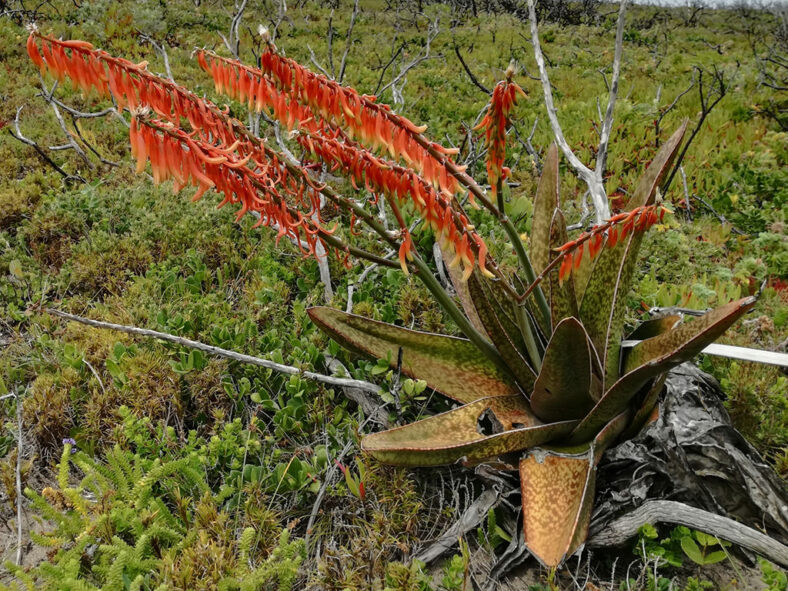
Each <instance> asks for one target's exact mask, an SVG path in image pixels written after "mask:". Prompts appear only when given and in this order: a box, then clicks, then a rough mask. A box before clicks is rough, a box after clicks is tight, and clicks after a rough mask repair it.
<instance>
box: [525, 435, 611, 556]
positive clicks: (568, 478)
mask: <svg viewBox="0 0 788 591" xmlns="http://www.w3.org/2000/svg"><path fill="white" fill-rule="evenodd" d="M595 479H596V467H595V462H594V453H593V449H592V448H591V447H590V446H589V447H588V449H587V451H585V453H582V454H577V455H567V454H561V453H558V452H555V451H550V450H543V449H535V450H531V451H530V452H529V453H528V455H527V456H526V457H524V458H523V459H522V460H520V488H521V490H522V499H523V500H522V503H523V531H524V534H525V544H526V546H528V549H529V550H530V551H531V553H532V554H533V555H534V556H536V558H537V559H539V561H540V562H541V563H542V564H544V565H545V566H546V567H548V568H554V567H557V566H559V565H560V564H561V563H562V562H563V561H564V560H565V559H566V558H567V557H568V556H571V555H572V554H573V553H574V552H575V550H577V548H578V547H580V545H581V544H582V543H583V542H584V541H585V539H586V536H587V535H588V524H589V521H590V518H591V509H592V506H593V501H594V483H595Z"/></svg>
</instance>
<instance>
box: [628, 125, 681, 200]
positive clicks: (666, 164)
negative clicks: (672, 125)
mask: <svg viewBox="0 0 788 591" xmlns="http://www.w3.org/2000/svg"><path fill="white" fill-rule="evenodd" d="M687 123H688V120H687V119H685V120H684V121H683V122H682V123H681V127H679V128H678V129H677V130H676V131H675V132H674V133H673V135H672V136H670V138H669V139H668V141H667V142H665V143H664V144H662V147H661V148H660V149H659V151H658V152H657V155H656V156H654V160H652V161H651V164H649V166H648V168H647V169H646V172H645V173H644V174H643V176H642V177H640V181H638V184H637V186H636V187H635V192H634V193H632V197H631V198H630V199H629V201H628V202H627V206H626V210H627V211H631V210H633V209H635V208H636V207H640V206H641V205H651V204H652V203H653V202H654V195H655V194H656V192H657V188H658V187H659V185H660V184H661V183H662V179H663V178H664V177H665V175H666V174H667V173H668V172H669V171H670V166H671V164H673V159H674V158H675V157H676V154H678V149H679V146H680V145H681V140H682V139H684V132H686V131H687Z"/></svg>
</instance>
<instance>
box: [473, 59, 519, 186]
mask: <svg viewBox="0 0 788 591" xmlns="http://www.w3.org/2000/svg"><path fill="white" fill-rule="evenodd" d="M513 73H514V72H513V71H512V74H513ZM518 94H519V95H521V96H523V97H525V92H524V91H523V89H522V88H520V87H519V86H518V85H517V83H516V82H512V81H511V79H510V78H509V77H507V79H506V80H501V81H500V82H499V83H498V84H496V85H495V88H494V89H493V93H492V100H491V101H490V108H489V109H488V110H487V113H486V114H485V115H484V118H483V119H482V120H481V122H480V123H479V125H477V126H476V127H474V131H475V130H479V129H484V137H485V143H486V144H487V180H488V181H489V183H490V186H491V187H492V194H493V198H494V197H495V196H496V195H497V193H498V182H499V181H500V180H504V179H505V178H506V176H507V174H508V173H509V169H508V168H504V166H503V161H504V159H505V158H506V127H507V126H508V125H509V112H510V111H511V110H512V107H513V106H514V105H515V103H516V102H517V95H518Z"/></svg>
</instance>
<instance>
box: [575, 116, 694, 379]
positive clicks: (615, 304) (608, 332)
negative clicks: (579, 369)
mask: <svg viewBox="0 0 788 591" xmlns="http://www.w3.org/2000/svg"><path fill="white" fill-rule="evenodd" d="M685 129H686V121H685V122H684V124H683V125H682V126H681V128H679V130H678V131H677V132H676V133H674V134H673V136H672V137H671V138H670V139H669V140H668V141H667V142H666V143H665V144H664V145H663V146H662V148H660V150H659V152H658V153H657V155H656V156H655V158H654V160H653V161H652V163H651V165H650V166H649V167H648V169H647V170H646V172H645V173H644V175H643V178H642V179H641V180H640V182H639V183H638V186H637V188H636V189H635V193H634V194H633V196H632V199H631V200H630V204H629V206H630V207H633V208H634V207H639V206H641V205H648V204H650V203H652V202H653V201H654V194H655V193H656V190H657V187H658V186H659V183H660V182H661V180H662V177H663V176H664V175H665V173H666V172H667V170H668V169H669V167H670V164H671V162H672V161H673V158H674V157H675V155H676V152H677V150H678V147H679V145H680V144H681V139H682V137H683V135H684V130H685ZM642 240H643V233H642V232H630V233H629V235H628V236H627V239H626V240H622V241H620V242H619V243H618V244H616V246H615V247H614V248H603V249H602V252H601V254H600V255H599V256H598V258H597V261H596V264H595V265H594V266H593V269H592V271H591V277H590V278H589V280H588V285H587V286H586V288H585V292H584V294H583V302H582V304H581V305H580V318H581V320H582V321H583V325H584V326H585V327H586V329H587V330H588V334H589V335H590V336H591V340H592V342H593V343H594V346H595V347H596V350H597V351H599V355H600V356H601V357H602V365H603V367H604V369H605V387H608V385H609V384H611V383H613V382H614V381H615V380H616V379H617V378H618V377H619V376H620V375H621V373H620V366H619V362H620V355H621V335H622V331H623V328H624V311H625V308H624V298H625V297H626V295H627V293H628V292H629V288H630V285H631V281H632V275H633V272H634V270H635V263H636V262H637V254H638V251H639V250H640V244H641V242H642Z"/></svg>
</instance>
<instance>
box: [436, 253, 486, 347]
mask: <svg viewBox="0 0 788 591" xmlns="http://www.w3.org/2000/svg"><path fill="white" fill-rule="evenodd" d="M437 244H438V247H439V248H440V251H441V257H442V258H443V260H444V262H445V263H446V265H445V267H446V272H447V273H448V275H449V281H451V284H452V286H453V287H454V291H455V292H456V293H457V299H458V300H460V306H462V309H463V311H464V312H465V316H466V317H467V318H468V320H469V321H470V323H471V325H473V328H475V329H476V330H478V331H479V333H480V334H482V335H483V336H489V335H487V331H486V330H485V329H484V325H483V324H482V321H481V319H480V318H479V314H478V313H477V312H476V306H474V304H473V300H472V299H471V293H470V290H469V289H468V282H467V281H463V280H462V271H461V270H460V268H459V267H452V268H449V263H451V261H452V258H454V254H452V253H451V252H450V251H449V250H448V249H447V248H444V247H443V246H442V245H441V244H440V243H439V242H438V243H437ZM471 276H472V277H477V278H479V279H481V278H482V277H483V276H482V274H481V272H480V271H479V268H478V267H474V269H473V273H472V275H471Z"/></svg>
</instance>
